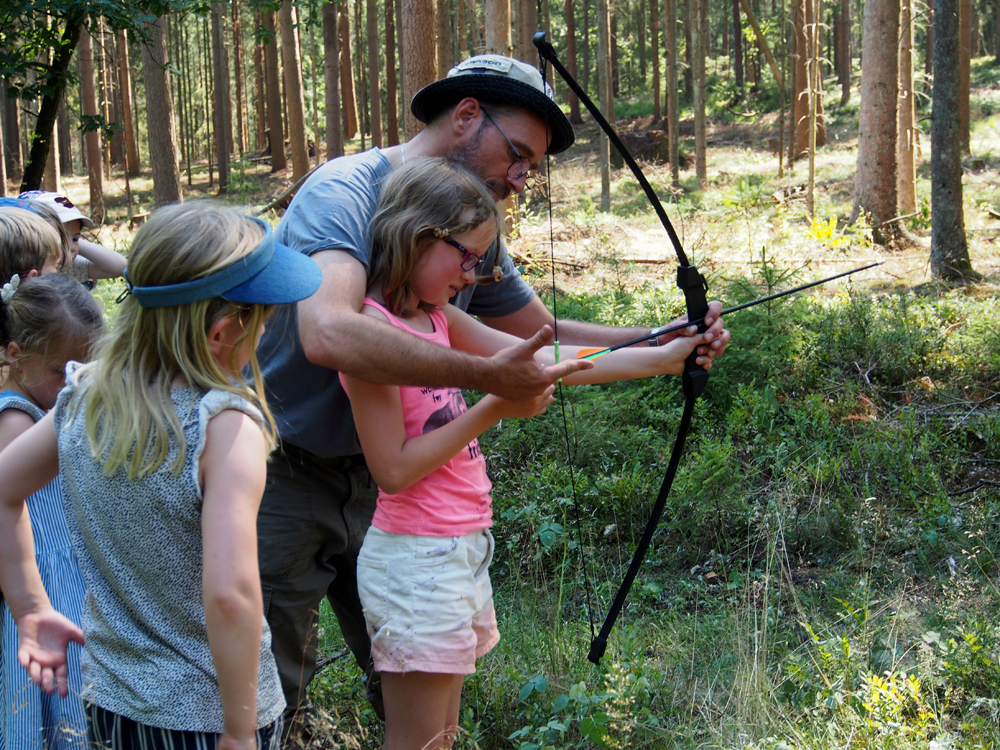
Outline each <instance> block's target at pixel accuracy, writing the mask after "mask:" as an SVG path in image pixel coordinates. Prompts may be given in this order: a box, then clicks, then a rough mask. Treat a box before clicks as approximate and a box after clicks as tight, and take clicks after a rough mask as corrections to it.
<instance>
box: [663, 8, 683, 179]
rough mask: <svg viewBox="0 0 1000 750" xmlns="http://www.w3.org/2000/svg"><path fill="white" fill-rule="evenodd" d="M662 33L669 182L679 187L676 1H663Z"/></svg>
mask: <svg viewBox="0 0 1000 750" xmlns="http://www.w3.org/2000/svg"><path fill="white" fill-rule="evenodd" d="M664 8H665V17H664V23H663V27H664V33H665V35H666V42H667V65H666V71H665V72H664V75H665V77H666V79H667V92H666V94H667V96H666V99H667V139H668V140H669V142H670V180H671V184H672V185H673V186H674V187H677V186H679V185H680V173H681V170H680V164H681V162H680V132H679V128H680V121H679V119H678V113H679V109H678V107H677V0H665V5H664Z"/></svg>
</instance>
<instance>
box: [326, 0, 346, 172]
mask: <svg viewBox="0 0 1000 750" xmlns="http://www.w3.org/2000/svg"><path fill="white" fill-rule="evenodd" d="M322 12H323V79H324V80H325V81H326V99H325V100H324V105H325V106H324V110H325V112H326V160H327V161H330V159H335V158H336V157H338V156H343V155H344V140H343V134H342V132H341V124H340V39H339V33H338V29H337V5H336V3H323V10H322Z"/></svg>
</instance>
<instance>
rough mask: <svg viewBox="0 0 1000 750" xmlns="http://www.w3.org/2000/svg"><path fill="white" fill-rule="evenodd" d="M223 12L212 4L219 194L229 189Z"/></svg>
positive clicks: (223, 7) (219, 6) (220, 6)
mask: <svg viewBox="0 0 1000 750" xmlns="http://www.w3.org/2000/svg"><path fill="white" fill-rule="evenodd" d="M224 14H225V6H223V4H222V3H214V4H213V5H212V75H213V78H214V79H215V82H214V86H213V93H214V96H213V105H214V106H213V108H212V109H213V116H214V117H215V158H216V161H218V163H219V194H220V195H222V194H223V193H225V192H226V191H227V190H228V189H229V131H228V129H227V128H226V113H227V112H228V111H229V97H228V96H226V79H227V78H228V75H229V71H228V70H226V68H225V57H224V56H223V53H222V50H223V48H224V47H225V45H226V40H225V38H224V36H223V31H222V19H223V18H224V17H225V16H224Z"/></svg>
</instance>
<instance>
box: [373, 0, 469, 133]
mask: <svg viewBox="0 0 1000 750" xmlns="http://www.w3.org/2000/svg"><path fill="white" fill-rule="evenodd" d="M459 5H462V6H464V5H465V0H459ZM385 127H386V142H387V143H388V144H389V145H390V146H395V145H397V144H398V143H399V88H398V82H397V80H396V11H395V8H394V7H393V0H385Z"/></svg>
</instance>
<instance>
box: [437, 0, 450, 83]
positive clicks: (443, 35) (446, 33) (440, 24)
mask: <svg viewBox="0 0 1000 750" xmlns="http://www.w3.org/2000/svg"><path fill="white" fill-rule="evenodd" d="M434 17H435V18H436V19H437V61H438V70H437V73H438V74H437V77H438V78H444V77H445V76H446V75H448V71H449V70H451V66H452V62H453V58H454V57H455V55H454V53H452V51H451V48H452V42H451V3H450V2H448V0H437V8H436V9H435V13H434Z"/></svg>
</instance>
